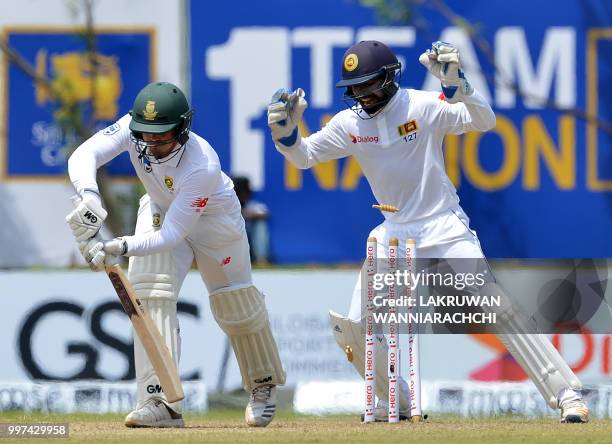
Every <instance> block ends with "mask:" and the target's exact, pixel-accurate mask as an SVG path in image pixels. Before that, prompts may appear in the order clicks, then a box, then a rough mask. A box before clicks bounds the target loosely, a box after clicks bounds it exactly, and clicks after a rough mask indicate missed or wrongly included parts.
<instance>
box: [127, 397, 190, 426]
mask: <svg viewBox="0 0 612 444" xmlns="http://www.w3.org/2000/svg"><path fill="white" fill-rule="evenodd" d="M125 426H126V427H177V428H180V427H185V423H184V422H183V415H181V414H180V413H177V412H175V411H174V410H172V409H171V408H170V407H168V405H167V404H166V403H165V402H164V401H163V400H162V399H160V398H151V399H148V400H147V401H145V403H144V405H143V406H142V407H140V408H139V409H136V410H134V411H132V412H131V413H130V414H129V415H127V416H126V418H125Z"/></svg>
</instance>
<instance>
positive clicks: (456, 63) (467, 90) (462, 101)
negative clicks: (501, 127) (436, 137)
mask: <svg viewBox="0 0 612 444" xmlns="http://www.w3.org/2000/svg"><path fill="white" fill-rule="evenodd" d="M419 61H420V62H421V63H422V64H423V65H424V66H425V67H426V68H427V69H428V70H429V72H431V73H432V74H433V75H434V76H435V77H437V78H438V79H440V83H441V84H442V92H443V93H444V96H445V98H446V102H436V105H437V107H438V108H439V109H438V112H437V119H436V120H437V121H436V122H434V123H436V124H438V125H439V126H440V127H441V128H442V129H444V130H445V132H448V133H453V134H460V133H464V132H467V131H488V130H490V129H491V128H493V127H494V126H495V113H494V112H493V110H492V109H491V106H490V105H489V104H488V103H487V101H486V100H485V99H484V98H483V97H482V96H481V95H480V94H479V93H478V91H476V90H474V87H473V86H472V85H471V84H470V82H469V81H468V80H467V78H466V77H465V74H464V73H463V71H462V70H461V61H460V58H459V50H458V49H457V48H456V47H454V46H453V45H451V44H449V43H445V42H434V43H433V44H432V49H430V50H427V51H426V52H424V53H423V54H421V56H420V57H419Z"/></svg>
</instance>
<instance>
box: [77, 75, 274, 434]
mask: <svg viewBox="0 0 612 444" xmlns="http://www.w3.org/2000/svg"><path fill="white" fill-rule="evenodd" d="M192 115H193V111H192V110H191V108H190V105H189V103H188V101H187V99H186V97H185V95H184V94H183V92H182V91H181V90H180V89H179V88H178V87H177V86H175V85H173V84H171V83H166V82H154V83H150V84H149V85H147V86H146V87H144V88H143V89H142V90H141V91H140V93H139V94H138V95H137V96H136V99H135V100H134V105H133V108H132V110H131V111H130V112H129V114H127V115H125V116H123V117H122V118H121V119H119V120H118V121H117V122H116V123H115V124H113V125H111V126H109V127H108V128H106V129H104V130H102V131H100V132H98V133H97V134H95V135H94V136H92V137H91V138H90V139H89V140H87V141H85V142H84V143H83V144H82V145H81V146H79V147H78V148H77V150H76V151H75V152H74V154H72V156H71V157H70V160H69V162H68V171H69V174H70V180H71V181H72V183H73V185H74V187H75V188H76V190H77V193H78V195H79V196H80V199H81V201H80V203H79V204H78V206H77V207H76V208H75V209H74V210H73V211H72V212H71V213H70V214H69V215H68V216H67V217H66V221H67V222H68V224H69V225H70V228H71V229H72V231H73V234H74V236H75V238H76V240H77V242H78V244H79V248H80V250H81V253H82V254H83V256H84V258H85V260H86V261H87V262H88V263H89V264H90V266H91V267H92V269H103V268H104V263H105V262H107V263H111V262H112V261H113V258H115V259H116V257H117V256H128V257H129V258H130V259H129V269H128V277H129V280H130V282H131V283H132V285H133V287H134V289H135V291H136V296H137V297H138V298H139V299H140V300H141V301H142V304H143V308H144V309H145V310H146V311H147V312H148V314H149V315H150V316H151V318H152V319H153V321H154V322H155V323H156V325H157V327H158V328H159V330H160V333H161V335H162V337H163V338H164V340H165V342H166V345H167V346H168V349H169V350H170V353H171V355H172V357H173V359H174V361H175V363H176V365H177V367H178V361H179V357H180V346H181V337H180V329H179V323H178V318H177V311H176V304H177V298H178V295H179V291H180V288H181V285H182V283H183V280H184V279H185V276H186V274H187V272H188V271H189V268H190V267H191V264H192V262H193V260H194V259H195V262H196V263H197V267H198V271H199V272H200V275H201V277H202V280H203V281H204V284H205V285H206V287H207V289H208V292H209V295H210V308H211V311H212V314H213V316H214V318H215V319H216V321H217V323H218V324H219V327H221V329H222V330H223V331H224V332H225V333H226V334H227V335H228V336H229V338H230V342H231V344H232V347H233V349H234V353H235V355H236V359H237V361H238V365H239V367H240V373H241V375H242V383H243V388H244V389H245V390H246V391H247V392H249V393H250V394H251V396H250V400H249V403H248V405H247V407H246V411H245V420H246V422H247V424H248V425H250V426H256V427H264V426H266V425H268V424H269V423H270V421H271V420H272V418H273V416H274V413H275V411H276V386H277V385H279V384H280V385H282V384H283V383H284V382H285V372H284V370H283V367H282V364H281V361H280V358H279V354H278V349H277V346H276V342H275V340H274V338H273V336H272V332H271V329H270V323H269V320H268V312H267V309H266V305H265V301H264V296H263V295H262V294H261V293H260V291H259V290H258V289H257V288H256V287H255V286H254V285H253V281H252V277H251V263H250V257H249V244H248V241H247V235H246V232H245V225H244V219H243V218H242V215H241V212H240V203H239V202H238V198H237V197H236V193H235V192H234V185H233V183H232V181H231V179H229V177H228V176H227V175H225V173H224V172H223V171H222V170H221V167H220V163H219V157H218V156H217V153H216V152H215V151H214V149H213V148H212V147H211V146H210V145H209V144H208V142H207V141H206V140H204V139H203V138H201V137H200V136H198V135H197V134H195V133H193V132H191V131H190V128H191V121H192ZM124 151H127V152H128V154H129V157H130V160H131V162H132V165H133V166H134V169H135V170H136V174H137V176H138V178H139V179H140V180H141V182H142V183H143V185H144V188H145V190H146V194H145V195H144V196H143V197H142V198H141V199H140V207H139V209H138V217H137V222H136V229H135V234H134V235H132V236H123V237H118V238H115V239H101V237H100V234H98V233H99V230H100V227H101V226H102V223H103V222H104V219H105V218H106V216H107V212H106V210H105V209H104V208H103V206H102V202H101V199H100V193H99V191H98V184H97V183H96V170H97V169H98V168H100V167H101V166H102V165H104V164H105V163H107V162H109V161H110V160H111V159H113V158H114V157H117V156H118V155H120V154H121V153H122V152H124ZM202 339H205V338H202ZM134 360H135V367H136V381H137V405H136V408H135V409H134V411H132V412H131V413H130V414H129V415H128V416H127V418H126V419H125V425H126V426H128V427H183V425H184V423H183V417H182V403H181V402H175V403H169V402H168V401H167V400H166V398H165V395H164V394H163V393H156V392H155V390H147V388H150V387H156V386H158V385H159V380H158V378H157V376H156V375H155V373H154V371H153V368H152V366H151V363H150V361H149V359H148V357H147V355H146V353H145V350H144V348H143V346H142V344H141V343H140V341H139V340H138V338H137V337H136V335H134ZM151 392H153V393H151Z"/></svg>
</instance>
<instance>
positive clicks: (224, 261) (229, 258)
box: [221, 256, 232, 267]
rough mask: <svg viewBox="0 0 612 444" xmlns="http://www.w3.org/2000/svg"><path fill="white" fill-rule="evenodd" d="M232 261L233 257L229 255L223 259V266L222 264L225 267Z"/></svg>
mask: <svg viewBox="0 0 612 444" xmlns="http://www.w3.org/2000/svg"><path fill="white" fill-rule="evenodd" d="M231 261H232V257H231V256H228V257H226V258H225V259H223V260H222V261H221V266H222V267H225V266H226V265H229V263H230V262H231Z"/></svg>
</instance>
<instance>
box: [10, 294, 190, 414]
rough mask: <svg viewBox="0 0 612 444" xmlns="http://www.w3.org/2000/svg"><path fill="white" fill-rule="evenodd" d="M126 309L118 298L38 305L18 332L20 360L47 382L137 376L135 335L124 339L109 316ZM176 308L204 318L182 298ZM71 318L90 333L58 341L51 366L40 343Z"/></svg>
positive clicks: (185, 376) (31, 374)
mask: <svg viewBox="0 0 612 444" xmlns="http://www.w3.org/2000/svg"><path fill="white" fill-rule="evenodd" d="M123 311H124V310H123V307H122V306H121V304H120V303H119V301H118V300H110V301H109V300H104V301H100V302H99V303H97V304H95V305H89V304H88V305H87V307H85V306H83V305H80V304H78V303H74V302H73V301H67V300H61V299H56V300H51V301H48V302H45V303H42V304H40V305H38V306H36V307H34V308H33V309H32V310H31V311H30V312H28V313H27V314H26V315H25V317H24V319H23V322H22V325H21V328H20V330H19V331H18V334H17V338H18V339H17V346H18V353H17V354H18V356H19V358H20V360H21V363H20V364H21V365H22V366H23V368H24V369H25V371H26V372H27V374H28V376H29V377H30V378H31V379H37V380H44V381H74V380H94V379H95V380H109V379H110V380H121V381H130V380H133V379H134V377H135V374H136V373H135V371H136V369H135V367H134V358H133V356H134V350H133V349H134V344H133V342H132V340H131V339H126V338H124V337H123V336H122V335H121V334H119V333H118V332H117V331H114V330H113V329H112V328H110V327H109V319H111V320H112V319H113V318H116V317H117V315H118V314H120V313H123ZM177 312H178V314H179V317H183V316H188V317H190V318H193V319H195V320H199V319H200V313H199V309H198V306H197V305H194V304H192V303H189V302H184V301H179V302H178V305H177ZM122 317H123V318H125V323H126V326H127V325H129V321H128V320H127V317H125V316H124V315H123V316H122ZM67 318H73V319H76V320H80V321H81V322H82V325H83V327H85V330H84V331H86V332H88V334H86V335H85V336H83V335H82V334H80V333H77V332H76V331H75V332H72V334H73V336H71V337H70V338H66V339H63V340H61V341H62V342H60V343H59V344H57V343H56V344H54V345H53V347H54V350H58V351H60V355H59V356H58V357H57V359H58V365H56V366H48V365H46V364H47V362H46V359H48V358H45V356H46V355H45V352H44V350H43V346H42V345H43V344H42V343H41V342H40V341H41V340H42V338H43V337H45V336H47V337H49V334H50V331H49V325H54V324H53V323H54V322H58V320H65V319H67ZM79 331H80V330H79ZM66 333H67V334H70V332H66ZM50 336H51V337H53V335H50ZM58 340H60V339H59V338H58ZM109 350H113V353H114V354H115V355H116V356H117V359H119V361H122V362H120V363H119V364H117V362H114V364H113V366H112V367H110V366H109V364H108V362H107V358H106V356H107V353H108V351H109ZM59 360H65V361H59ZM61 362H65V365H59V364H60V363H61ZM200 376H201V375H200V372H199V370H197V369H193V370H191V371H187V372H184V373H183V374H182V375H181V379H183V380H185V379H187V380H191V379H200ZM0 398H1V397H0ZM1 402H2V399H0V403H1Z"/></svg>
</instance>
